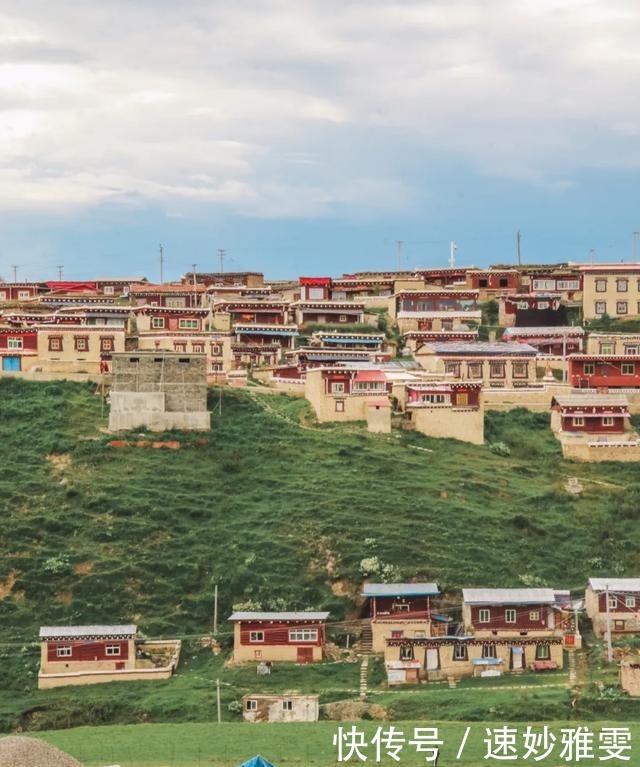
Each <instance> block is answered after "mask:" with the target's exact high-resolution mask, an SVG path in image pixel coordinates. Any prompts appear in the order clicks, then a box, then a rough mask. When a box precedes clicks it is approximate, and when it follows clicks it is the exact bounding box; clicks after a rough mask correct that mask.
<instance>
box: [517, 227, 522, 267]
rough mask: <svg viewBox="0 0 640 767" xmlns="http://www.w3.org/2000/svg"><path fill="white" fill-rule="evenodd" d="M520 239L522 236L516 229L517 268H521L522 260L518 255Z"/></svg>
mask: <svg viewBox="0 0 640 767" xmlns="http://www.w3.org/2000/svg"><path fill="white" fill-rule="evenodd" d="M521 239H522V235H521V234H520V230H519V229H518V233H517V234H516V255H517V256H518V266H522V258H521V254H520V240H521Z"/></svg>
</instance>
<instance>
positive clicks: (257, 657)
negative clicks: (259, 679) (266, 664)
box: [253, 650, 262, 660]
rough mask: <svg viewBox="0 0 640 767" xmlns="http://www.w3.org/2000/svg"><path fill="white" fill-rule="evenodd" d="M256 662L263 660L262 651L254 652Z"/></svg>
mask: <svg viewBox="0 0 640 767" xmlns="http://www.w3.org/2000/svg"><path fill="white" fill-rule="evenodd" d="M253 657H254V660H260V659H261V658H262V650H254V651H253Z"/></svg>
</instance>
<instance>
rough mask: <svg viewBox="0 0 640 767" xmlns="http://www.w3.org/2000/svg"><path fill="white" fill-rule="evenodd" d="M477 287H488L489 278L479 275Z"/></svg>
mask: <svg viewBox="0 0 640 767" xmlns="http://www.w3.org/2000/svg"><path fill="white" fill-rule="evenodd" d="M478 287H479V288H488V287H489V280H488V279H487V278H486V277H481V278H480V279H479V280H478Z"/></svg>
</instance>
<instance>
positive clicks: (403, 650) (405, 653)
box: [400, 644, 415, 660]
mask: <svg viewBox="0 0 640 767" xmlns="http://www.w3.org/2000/svg"><path fill="white" fill-rule="evenodd" d="M414 658H415V656H414V654H413V645H410V644H406V645H402V646H401V647H400V660H414Z"/></svg>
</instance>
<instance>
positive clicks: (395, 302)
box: [390, 289, 482, 333]
mask: <svg viewBox="0 0 640 767" xmlns="http://www.w3.org/2000/svg"><path fill="white" fill-rule="evenodd" d="M477 302H478V291H477V290H454V289H449V290H445V289H442V290H437V289H436V290H401V291H400V292H398V293H396V294H395V296H393V297H392V299H391V300H390V314H391V316H392V317H393V318H394V319H395V320H396V321H397V323H398V328H399V329H400V332H401V333H405V332H409V331H412V330H456V329H458V328H460V327H461V326H465V327H466V325H467V323H469V322H473V323H476V324H479V323H480V321H481V318H482V312H481V311H480V309H479V307H478V303H477Z"/></svg>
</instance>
